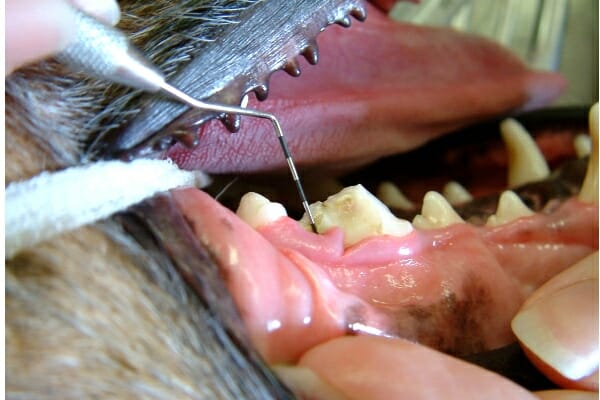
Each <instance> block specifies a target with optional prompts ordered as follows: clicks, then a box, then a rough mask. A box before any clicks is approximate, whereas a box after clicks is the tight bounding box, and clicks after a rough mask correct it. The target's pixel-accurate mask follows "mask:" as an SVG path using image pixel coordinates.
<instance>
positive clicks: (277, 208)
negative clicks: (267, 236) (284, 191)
mask: <svg viewBox="0 0 600 400" xmlns="http://www.w3.org/2000/svg"><path fill="white" fill-rule="evenodd" d="M236 214H237V215H238V217H240V218H241V219H242V220H244V221H245V222H246V223H247V224H248V225H250V226H251V227H253V228H259V227H261V226H263V225H268V224H270V223H271V222H274V221H277V220H278V219H279V218H281V217H286V216H287V211H286V210H285V207H283V206H282V205H281V204H279V203H274V202H271V201H269V199H267V198H266V197H264V196H261V195H260V194H258V193H254V192H249V193H246V194H245V195H244V196H243V197H242V199H241V200H240V205H239V207H238V209H237V211H236Z"/></svg>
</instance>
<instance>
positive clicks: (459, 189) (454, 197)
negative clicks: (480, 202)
mask: <svg viewBox="0 0 600 400" xmlns="http://www.w3.org/2000/svg"><path fill="white" fill-rule="evenodd" d="M442 194H443V195H444V197H445V198H446V199H447V200H448V203H450V204H452V205H453V206H455V205H457V204H463V203H468V202H469V201H471V200H473V196H471V193H469V191H468V190H467V189H466V188H465V187H464V186H463V185H461V184H460V183H458V182H456V181H450V182H448V183H446V185H445V186H444V189H443V190H442Z"/></svg>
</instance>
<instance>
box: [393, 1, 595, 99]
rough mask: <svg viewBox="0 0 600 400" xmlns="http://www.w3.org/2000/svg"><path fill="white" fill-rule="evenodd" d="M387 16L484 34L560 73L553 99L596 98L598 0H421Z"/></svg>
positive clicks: (534, 63)
mask: <svg viewBox="0 0 600 400" xmlns="http://www.w3.org/2000/svg"><path fill="white" fill-rule="evenodd" d="M391 15H392V17H393V18H395V19H397V20H400V21H409V22H413V23H418V24H424V25H432V26H451V27H453V28H456V29H459V30H463V31H468V32H473V33H477V34H480V35H483V36H486V37H488V38H491V39H494V40H496V41H498V42H500V43H502V44H503V45H505V46H507V47H509V48H511V49H512V50H513V51H514V52H515V53H517V54H518V55H519V56H521V58H523V59H524V60H526V61H527V62H528V63H529V64H530V65H532V66H533V67H535V68H538V69H544V70H550V71H559V72H561V73H562V74H563V75H564V76H565V77H566V78H567V80H568V81H569V88H568V89H567V91H566V92H565V94H563V96H562V97H561V98H560V99H559V100H558V102H557V103H556V104H560V105H589V104H592V103H594V102H596V101H598V0H421V1H420V4H414V3H410V2H401V3H399V4H397V5H396V6H395V7H394V9H393V10H392V12H391Z"/></svg>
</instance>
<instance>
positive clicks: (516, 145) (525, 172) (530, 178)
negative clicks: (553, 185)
mask: <svg viewBox="0 0 600 400" xmlns="http://www.w3.org/2000/svg"><path fill="white" fill-rule="evenodd" d="M500 133H501V134H502V139H503V140H504V144H505V145H506V150H507V152H508V186H509V187H516V186H520V185H523V184H525V183H530V182H536V181H541V180H544V179H546V178H547V177H548V176H549V175H550V168H548V164H547V163H546V159H545V158H544V155H543V154H542V152H541V151H540V149H539V147H538V146H537V144H536V143H535V140H533V138H532V137H531V135H529V133H528V132H527V130H525V128H524V127H523V125H521V124H520V123H519V122H517V121H516V120H514V119H512V118H509V119H506V120H504V121H502V123H501V124H500Z"/></svg>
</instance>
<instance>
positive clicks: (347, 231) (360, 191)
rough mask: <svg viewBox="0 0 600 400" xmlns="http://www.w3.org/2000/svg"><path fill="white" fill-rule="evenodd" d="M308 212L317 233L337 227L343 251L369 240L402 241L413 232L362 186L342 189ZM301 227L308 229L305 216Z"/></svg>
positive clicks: (301, 221)
mask: <svg viewBox="0 0 600 400" xmlns="http://www.w3.org/2000/svg"><path fill="white" fill-rule="evenodd" d="M310 209H311V211H312V213H313V216H314V219H315V225H316V226H317V231H318V232H319V233H323V232H326V231H327V230H329V229H331V228H333V227H339V228H341V229H342V230H343V231H344V246H345V247H348V246H351V245H353V244H355V243H358V242H360V241H361V240H363V239H366V238H369V237H372V236H378V235H392V236H399V237H401V236H405V235H408V234H409V233H411V232H412V231H413V228H412V226H411V224H410V222H409V221H405V220H402V219H399V218H396V216H394V214H392V213H391V212H390V210H389V209H388V208H387V207H386V206H385V205H384V204H383V203H382V202H381V201H380V200H379V199H377V197H375V196H373V195H372V194H371V193H370V192H369V191H368V190H367V189H365V188H364V187H363V186H362V185H356V186H349V187H347V188H344V189H342V191H340V192H339V193H336V194H334V195H332V196H329V197H328V198H327V200H325V201H324V202H320V201H318V202H316V203H314V204H311V205H310ZM300 223H301V224H302V225H304V226H305V227H306V228H307V229H310V225H309V223H308V217H307V216H306V214H305V215H304V216H303V217H302V219H301V220H300Z"/></svg>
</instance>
